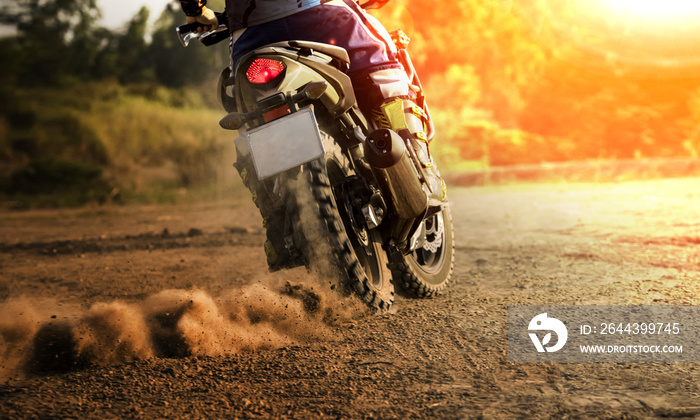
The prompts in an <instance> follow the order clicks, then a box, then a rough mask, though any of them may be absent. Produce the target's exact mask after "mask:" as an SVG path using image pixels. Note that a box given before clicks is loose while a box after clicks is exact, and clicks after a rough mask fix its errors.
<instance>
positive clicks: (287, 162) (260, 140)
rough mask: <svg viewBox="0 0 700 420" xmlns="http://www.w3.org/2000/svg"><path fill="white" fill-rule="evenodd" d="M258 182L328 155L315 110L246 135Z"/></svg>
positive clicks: (275, 122) (273, 122)
mask: <svg viewBox="0 0 700 420" xmlns="http://www.w3.org/2000/svg"><path fill="white" fill-rule="evenodd" d="M246 140H247V141H248V146H250V153H251V155H252V156H253V163H254V164H255V172H256V173H257V174H258V179H265V178H269V177H271V176H273V175H277V174H278V173H280V172H284V171H286V170H289V169H292V168H296V167H297V166H300V165H303V164H305V163H308V162H311V161H312V160H314V159H318V158H320V157H321V156H323V155H324V154H325V151H324V149H323V142H322V140H321V133H320V132H319V131H318V125H317V124H316V117H315V116H314V113H313V111H312V109H311V108H305V109H303V110H301V111H299V112H295V113H293V114H291V115H288V116H286V117H283V118H280V119H278V120H275V121H272V122H270V123H268V124H265V125H263V126H261V127H258V128H256V129H254V130H251V131H249V132H248V133H246Z"/></svg>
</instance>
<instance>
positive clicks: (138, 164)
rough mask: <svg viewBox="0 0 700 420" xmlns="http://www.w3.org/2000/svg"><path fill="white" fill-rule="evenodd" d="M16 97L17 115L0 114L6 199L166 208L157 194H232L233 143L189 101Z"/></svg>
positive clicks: (104, 86) (60, 93) (114, 87)
mask: <svg viewBox="0 0 700 420" xmlns="http://www.w3.org/2000/svg"><path fill="white" fill-rule="evenodd" d="M14 94H15V96H16V99H17V102H16V103H18V104H22V105H21V106H20V107H18V108H16V109H7V110H4V111H3V112H0V163H2V165H0V167H3V168H5V170H4V171H3V172H0V186H4V188H3V190H4V191H5V195H6V197H5V198H7V199H10V200H15V201H16V200H20V201H23V202H31V203H34V204H35V205H55V204H56V203H58V202H60V203H62V204H80V203H82V202H85V201H104V200H105V199H112V198H115V199H117V200H118V201H119V202H122V201H128V200H137V201H139V202H145V201H149V200H150V201H153V200H156V201H158V200H167V201H170V200H172V199H174V197H176V196H177V195H176V194H174V193H173V192H170V193H168V192H162V191H161V192H157V191H158V190H159V189H162V188H166V189H169V190H172V191H175V190H178V189H182V188H187V189H194V190H202V189H207V188H209V189H210V187H208V185H210V184H218V185H220V186H221V188H226V189H228V188H235V184H234V182H235V178H234V175H235V174H234V172H233V170H232V169H231V162H233V161H234V160H235V156H233V146H232V144H233V142H232V139H233V137H232V136H231V135H230V134H229V133H227V132H224V131H223V130H221V128H219V126H218V124H217V122H218V120H219V119H220V118H221V116H222V112H219V111H214V110H210V109H208V108H206V107H204V106H203V105H202V104H203V100H202V98H201V97H200V96H199V95H198V94H197V93H196V92H195V91H192V90H190V89H178V90H174V89H166V88H164V87H161V86H158V85H149V84H140V85H130V86H128V87H123V86H120V85H119V84H116V83H114V82H112V83H90V84H84V85H81V86H76V87H73V88H71V94H70V95H67V94H66V88H61V89H47V88H35V89H20V90H16V91H15V92H14ZM95 169H99V171H98V172H99V173H98V172H95V171H93V170H95ZM51 179H53V180H54V181H50V180H51ZM52 182H54V183H53V184H52ZM210 190H211V189H210ZM80 191H84V192H85V194H82V195H81V194H78V193H79V192H80ZM112 191H118V192H119V194H118V195H116V193H115V194H111V192H112ZM211 191H214V190H211ZM217 191H221V190H220V189H219V190H217ZM217 194H218V192H217ZM30 195H40V196H42V197H44V198H43V199H42V200H40V201H37V200H28V199H27V197H28V196H30ZM63 196H66V197H68V198H66V197H63ZM61 197H63V198H61ZM49 198H50V199H49Z"/></svg>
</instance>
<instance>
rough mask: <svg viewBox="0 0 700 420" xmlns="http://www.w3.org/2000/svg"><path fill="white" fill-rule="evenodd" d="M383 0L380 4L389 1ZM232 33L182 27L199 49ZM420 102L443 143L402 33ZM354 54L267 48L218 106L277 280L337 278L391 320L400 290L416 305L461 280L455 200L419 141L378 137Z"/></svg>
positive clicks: (223, 88)
mask: <svg viewBox="0 0 700 420" xmlns="http://www.w3.org/2000/svg"><path fill="white" fill-rule="evenodd" d="M381 1H382V0H380V2H381ZM220 21H221V23H222V26H219V28H217V29H216V30H213V31H209V32H197V30H196V29H197V27H198V26H200V25H199V24H188V25H183V26H180V27H178V28H177V32H178V35H179V38H180V40H181V41H182V43H183V45H184V46H187V45H188V44H189V43H190V42H191V41H192V40H194V39H197V40H199V41H200V42H202V43H203V44H205V45H212V44H214V43H216V42H219V41H221V40H223V39H227V38H228V37H229V35H228V30H227V29H226V27H225V18H224V17H223V16H220ZM392 38H393V39H394V41H395V43H396V44H397V47H398V48H399V59H400V61H401V62H402V64H403V66H404V68H405V69H406V70H407V73H408V75H409V80H411V83H412V85H413V88H414V90H415V91H416V93H417V95H416V96H417V99H416V100H415V101H404V103H402V105H404V106H408V107H410V109H412V110H413V111H414V112H413V114H414V116H415V118H416V121H417V124H419V125H420V126H421V128H423V130H425V132H426V137H427V140H430V138H432V135H433V132H434V130H433V125H432V120H431V118H430V111H429V109H428V106H427V103H426V102H425V98H424V97H423V95H422V88H421V84H420V81H419V80H418V77H417V75H416V72H415V71H414V68H413V65H412V63H411V61H410V57H409V56H408V53H407V51H406V48H405V47H406V44H407V37H406V36H405V35H404V34H403V33H402V32H401V31H395V32H393V33H392ZM349 65H350V60H349V57H348V53H347V52H346V50H344V49H343V48H340V47H337V46H333V45H328V44H321V43H315V42H306V41H287V42H280V43H275V44H271V45H267V46H264V47H262V48H259V49H257V50H255V51H252V52H250V53H249V54H247V55H246V56H245V57H243V58H242V59H241V60H239V62H238V65H237V68H236V69H235V72H232V71H231V69H229V68H225V69H224V70H223V71H222V73H221V76H220V78H219V83H218V98H219V102H220V103H221V104H222V106H223V108H224V109H225V111H226V112H227V113H228V114H227V115H226V116H225V117H224V118H223V119H222V120H221V122H220V125H221V127H222V128H224V129H227V130H236V131H237V132H238V137H237V138H236V139H235V140H234V143H235V147H236V154H237V159H236V162H235V164H234V166H235V167H236V169H237V170H238V172H239V174H240V176H241V179H242V180H243V183H244V184H245V185H246V187H248V188H249V189H250V191H251V193H252V196H253V201H254V202H255V204H256V205H257V207H258V208H259V210H260V212H261V215H262V217H263V226H264V227H265V228H266V235H267V240H266V242H265V245H264V249H265V253H266V255H267V259H268V265H269V268H270V270H271V271H276V270H279V269H284V268H292V267H298V266H306V267H307V268H309V269H319V268H321V267H325V268H329V267H330V269H332V270H334V271H335V272H336V273H339V274H340V283H341V284H342V285H343V286H344V288H345V289H346V290H349V291H350V292H354V293H355V294H357V295H358V296H359V297H360V298H361V299H363V300H364V301H365V302H366V303H367V304H368V305H369V306H370V307H372V308H375V309H378V310H388V309H389V308H390V307H391V305H392V304H393V302H394V297H395V292H394V283H396V284H397V285H398V286H399V287H400V288H401V289H402V290H404V291H406V292H407V293H408V294H410V295H412V296H415V297H429V296H433V295H435V294H436V293H438V292H439V291H441V290H442V289H444V288H445V287H446V286H447V284H448V283H449V281H450V277H451V275H452V271H453V266H454V233H453V227H452V217H451V214H450V208H449V205H448V204H447V202H446V200H445V201H444V202H439V203H434V201H435V200H430V199H429V188H430V187H428V186H427V182H426V179H425V175H424V172H423V171H424V170H425V169H424V168H423V167H422V165H421V164H420V162H419V159H418V157H417V155H416V150H414V148H413V146H412V145H411V144H410V141H408V140H407V139H405V138H404V137H402V136H401V135H399V134H398V133H396V132H394V131H392V130H390V129H387V128H377V127H376V126H374V125H373V123H372V122H370V120H369V119H368V118H366V117H365V116H364V115H363V114H362V112H361V111H360V109H359V107H358V105H357V101H356V98H355V94H354V90H353V86H352V83H351V81H350V78H349V77H348V76H347V75H346V72H347V70H348V69H349Z"/></svg>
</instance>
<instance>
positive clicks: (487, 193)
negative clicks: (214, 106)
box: [0, 179, 700, 419]
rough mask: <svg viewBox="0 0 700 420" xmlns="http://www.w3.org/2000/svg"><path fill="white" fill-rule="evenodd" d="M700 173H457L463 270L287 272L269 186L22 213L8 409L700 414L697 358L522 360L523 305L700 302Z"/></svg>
mask: <svg viewBox="0 0 700 420" xmlns="http://www.w3.org/2000/svg"><path fill="white" fill-rule="evenodd" d="M698 186H700V179H680V180H661V181H647V182H628V183H621V184H613V183H610V184H597V185H595V184H569V185H567V184H556V185H554V184H548V185H537V186H508V187H499V188H470V189H460V188H452V189H451V190H450V195H451V202H452V205H453V215H454V218H455V224H456V231H457V238H458V251H457V258H456V264H455V275H454V284H453V285H452V286H451V287H450V289H449V290H448V291H447V292H446V293H444V294H443V295H442V296H439V297H437V298H434V299H429V300H413V299H407V298H398V299H397V303H396V305H395V311H394V313H390V314H384V315H370V314H367V313H366V312H365V311H364V309H362V307H361V306H358V305H356V304H355V303H354V302H353V301H351V300H347V299H342V298H340V297H338V296H336V295H335V292H334V291H331V290H330V288H329V287H328V284H327V282H326V281H324V279H316V278H313V276H310V275H307V274H306V273H305V272H304V271H303V270H292V271H287V272H282V273H276V274H266V273H265V271H266V270H265V263H264V256H263V253H262V250H261V246H260V244H261V243H262V242H263V231H262V228H260V227H259V226H260V222H259V220H258V216H257V215H256V213H255V211H254V208H253V207H252V205H251V204H249V203H248V199H247V197H243V198H241V199H240V200H238V201H232V202H227V203H216V204H207V205H192V206H180V207H168V206H158V207H124V208H96V209H84V210H61V211H29V212H11V213H4V214H2V215H1V216H0V250H1V254H0V298H1V299H3V301H4V303H2V304H1V306H0V333H2V336H0V337H2V338H1V339H0V356H2V357H3V359H2V361H3V366H2V368H0V369H1V370H0V375H1V376H2V381H3V382H4V384H3V385H0V417H1V418H55V417H73V418H165V417H168V418H173V417H177V418H216V417H218V418H270V417H274V418H317V417H320V416H322V417H332V418H358V417H361V418H383V419H384V418H409V417H416V418H465V417H466V418H472V417H474V418H502V417H526V416H527V417H530V416H532V417H543V418H565V417H589V418H642V417H643V418H646V417H666V416H668V417H695V416H700V386H699V385H698V380H699V379H700V367H698V365H697V364H687V363H669V364H662V363H551V364H545V363H510V362H508V359H507V334H508V331H507V316H506V315H507V306H508V305H517V304H528V305H530V304H532V305H535V304H540V305H553V304H561V305H563V304H567V305H573V304H576V305H578V304H683V305H697V304H699V303H700V284H699V282H698V280H700V273H699V271H698V270H699V268H698V267H700V266H699V262H700V248H699V245H698V244H700V188H698Z"/></svg>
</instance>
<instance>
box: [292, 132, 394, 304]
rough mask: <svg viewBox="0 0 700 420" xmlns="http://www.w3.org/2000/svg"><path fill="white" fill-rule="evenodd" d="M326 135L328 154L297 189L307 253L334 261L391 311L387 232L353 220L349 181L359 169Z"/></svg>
mask: <svg viewBox="0 0 700 420" xmlns="http://www.w3.org/2000/svg"><path fill="white" fill-rule="evenodd" d="M321 134H322V137H323V142H324V147H325V150H326V155H325V158H323V159H320V160H316V161H313V162H311V163H308V164H306V165H304V168H303V170H302V173H301V175H300V176H299V177H298V179H297V185H296V189H295V191H294V192H293V193H292V194H291V196H292V199H293V203H292V207H293V208H295V209H296V211H295V212H294V214H295V215H296V217H294V219H296V220H294V221H293V222H294V224H295V232H296V233H297V235H296V237H297V238H298V240H299V242H300V243H301V244H300V248H301V252H302V254H303V256H304V260H306V264H307V267H309V268H318V267H319V265H323V264H324V262H325V261H329V262H330V263H331V268H332V269H333V270H334V271H336V272H339V274H340V283H341V285H342V286H344V288H345V289H346V290H348V291H350V292H353V293H355V294H356V295H357V296H359V297H360V299H362V300H363V301H364V302H365V303H367V305H368V306H370V307H371V308H373V309H376V310H379V311H387V310H389V309H390V308H391V305H392V304H393V303H394V285H393V284H392V282H391V270H390V269H389V267H388V257H387V255H386V251H384V249H383V248H382V241H381V237H380V235H379V233H378V232H376V231H373V230H369V231H368V230H362V229H361V228H359V226H358V225H357V223H355V221H354V220H353V217H352V209H351V208H349V203H348V200H346V199H345V198H344V196H343V191H344V189H343V183H344V182H345V181H346V180H347V179H348V177H351V176H353V175H354V174H355V173H354V170H353V168H352V166H351V164H350V160H349V159H348V158H347V156H346V155H345V154H343V152H342V150H341V148H340V146H339V145H338V144H337V142H336V141H335V140H334V139H333V138H332V137H331V136H330V135H328V134H325V133H323V132H322V133H321ZM304 190H306V191H310V192H311V194H308V193H305V192H304ZM327 274H330V273H327Z"/></svg>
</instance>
